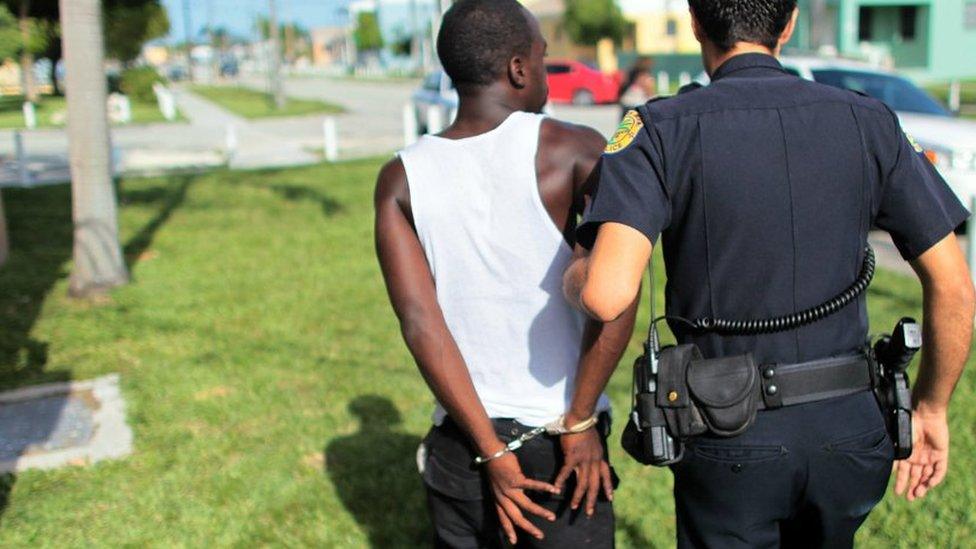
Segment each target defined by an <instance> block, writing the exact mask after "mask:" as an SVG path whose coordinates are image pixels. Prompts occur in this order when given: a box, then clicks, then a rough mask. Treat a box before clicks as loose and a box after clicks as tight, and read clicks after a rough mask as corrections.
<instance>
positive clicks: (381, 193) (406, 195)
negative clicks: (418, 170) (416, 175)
mask: <svg viewBox="0 0 976 549" xmlns="http://www.w3.org/2000/svg"><path fill="white" fill-rule="evenodd" d="M374 198H375V201H376V202H380V201H381V200H384V199H394V200H396V201H397V202H400V203H401V204H403V201H404V200H406V201H407V202H408V203H409V200H410V191H409V188H408V187H407V170H406V169H405V168H404V167H403V161H402V160H400V157H399V156H395V157H393V158H391V159H390V160H389V161H388V162H387V163H386V164H384V165H383V167H382V168H380V173H379V175H378V176H377V177H376V194H375V197H374Z"/></svg>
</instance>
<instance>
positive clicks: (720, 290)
mask: <svg viewBox="0 0 976 549" xmlns="http://www.w3.org/2000/svg"><path fill="white" fill-rule="evenodd" d="M626 123H627V121H626V119H625V125H624V126H622V127H621V129H620V130H618V134H617V135H616V136H615V138H614V139H613V140H611V143H610V144H609V145H608V149H607V152H606V153H605V154H604V155H603V157H602V159H601V160H600V162H599V164H598V165H597V168H596V170H597V173H596V176H597V177H598V181H597V187H596V191H595V194H594V197H593V202H592V204H591V207H590V209H589V211H588V212H587V213H586V215H585V216H584V219H583V223H582V224H581V226H580V228H579V230H578V237H579V240H580V242H581V243H582V244H583V245H584V246H586V247H590V246H592V243H593V241H594V239H595V236H596V232H597V228H598V227H599V225H600V224H601V223H603V222H616V223H622V224H625V225H628V226H630V227H633V228H634V229H637V230H638V231H640V232H641V233H643V234H644V235H645V236H647V238H648V239H650V240H651V242H655V241H656V239H657V237H658V235H661V240H662V247H663V252H664V258H665V265H666V267H667V276H668V284H667V291H666V298H667V311H668V314H669V315H677V316H680V317H684V318H689V319H696V318H702V317H713V318H727V319H731V320H748V319H757V318H767V317H774V316H779V315H784V314H789V313H793V312H797V311H801V310H804V309H806V308H809V307H813V306H816V305H818V304H820V303H822V302H824V301H826V300H828V299H830V298H832V297H834V296H835V295H837V294H839V293H840V292H842V291H844V290H845V289H846V288H847V287H848V286H850V285H851V283H852V282H854V280H855V279H856V278H857V276H858V273H859V271H860V269H861V264H862V260H863V257H864V253H863V250H864V247H865V244H866V242H867V236H868V231H869V230H870V229H871V228H872V227H875V226H877V227H880V228H882V229H884V230H886V231H888V232H889V233H890V234H891V236H892V238H893V240H894V242H895V244H896V245H897V247H898V249H899V251H900V252H901V254H902V256H904V257H905V259H909V260H910V259H914V258H916V257H918V256H919V255H920V254H922V253H923V252H925V251H926V250H928V249H929V248H930V247H931V246H932V245H934V244H936V243H937V242H939V241H940V240H941V239H943V238H944V237H945V236H947V235H948V234H949V233H950V232H951V231H952V230H953V229H955V228H956V227H957V226H958V225H959V224H960V223H962V222H963V221H964V220H965V219H966V217H967V216H968V212H967V211H966V210H965V208H963V206H962V205H961V204H960V203H959V200H958V199H957V198H956V197H955V195H954V194H953V193H952V191H951V190H950V189H949V187H948V186H947V185H946V183H945V181H943V180H942V178H941V177H940V176H939V174H938V173H937V172H936V170H935V169H934V167H933V166H932V165H931V164H930V163H929V162H928V160H927V159H926V158H925V156H924V155H923V154H921V152H920V151H919V150H917V149H918V147H917V146H916V145H913V142H912V141H911V140H910V139H909V138H908V137H907V136H906V135H905V134H904V132H903V131H902V129H901V127H900V125H899V122H898V118H897V117H896V116H895V114H894V113H893V112H892V111H891V110H890V109H888V108H887V107H886V106H885V105H884V104H882V103H881V102H879V101H876V100H874V99H871V98H868V97H865V96H862V95H859V94H856V93H853V92H850V91H846V90H841V89H837V88H832V87H828V86H825V85H821V84H817V83H815V82H809V81H806V80H803V79H800V78H797V77H795V76H792V75H790V74H788V73H786V72H785V71H784V70H783V68H782V66H781V65H780V64H779V62H778V61H776V59H775V58H773V57H771V56H767V55H762V54H745V55H739V56H736V57H733V58H732V59H730V60H728V61H727V62H726V63H725V64H723V65H722V66H721V67H720V68H719V69H718V70H717V71H716V72H715V74H714V75H713V77H712V83H711V84H710V85H709V86H707V87H704V88H701V89H698V90H695V91H691V92H688V93H683V94H680V95H678V96H676V97H673V98H669V99H664V100H659V101H652V102H650V103H648V104H646V105H644V106H643V107H641V108H640V109H639V118H637V117H634V116H631V120H630V121H629V123H630V124H629V126H628V125H626ZM617 149H619V150H617ZM671 328H672V330H673V331H674V332H675V334H676V335H677V336H678V338H679V341H681V342H683V343H696V344H698V345H699V347H701V350H702V352H703V353H704V354H705V355H706V356H726V355H733V354H740V353H743V352H747V351H751V352H753V354H754V356H755V357H756V359H757V360H758V361H760V362H777V363H791V362H799V361H806V360H813V359H817V358H822V357H826V356H833V355H839V354H846V353H849V352H851V351H854V350H857V349H859V348H861V347H862V346H863V345H864V342H865V339H866V337H867V333H868V332H867V331H868V323H867V309H866V304H865V296H864V295H862V296H861V297H860V298H859V299H858V301H857V303H854V304H851V305H849V306H847V307H846V308H844V309H843V310H841V311H840V312H838V313H836V314H834V315H833V316H831V317H829V318H827V319H826V320H823V321H820V322H817V323H815V324H812V325H809V326H805V327H803V328H800V329H797V330H793V331H790V332H784V333H779V334H769V335H762V336H733V337H729V336H717V335H715V334H699V333H691V332H689V331H688V330H687V329H686V328H685V327H684V326H683V325H681V324H679V323H675V322H672V323H671Z"/></svg>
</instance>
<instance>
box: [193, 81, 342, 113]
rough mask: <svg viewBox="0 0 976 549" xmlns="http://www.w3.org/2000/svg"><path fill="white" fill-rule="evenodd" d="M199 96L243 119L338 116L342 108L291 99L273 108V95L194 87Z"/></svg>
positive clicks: (323, 103) (194, 91)
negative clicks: (317, 115) (311, 115)
mask: <svg viewBox="0 0 976 549" xmlns="http://www.w3.org/2000/svg"><path fill="white" fill-rule="evenodd" d="M190 89H191V91H193V93H196V94H198V95H200V96H202V97H204V98H206V99H208V100H210V101H212V102H214V103H216V104H218V105H220V106H221V107H223V108H225V109H227V110H229V111H231V112H232V113H234V114H237V115H239V116H243V117H244V118H266V117H272V116H304V115H309V114H335V113H340V112H342V108H341V107H338V106H336V105H333V104H331V103H326V102H324V101H315V100H311V99H295V98H288V102H287V103H286V104H285V106H284V107H283V108H281V109H277V108H275V106H274V100H273V99H272V97H271V94H268V93H264V92H260V91H256V90H252V89H248V88H242V87H234V86H193V87H191V88H190Z"/></svg>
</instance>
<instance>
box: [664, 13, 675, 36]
mask: <svg viewBox="0 0 976 549" xmlns="http://www.w3.org/2000/svg"><path fill="white" fill-rule="evenodd" d="M665 32H666V33H667V35H668V36H675V35H676V34H678V22H677V21H675V20H674V18H672V17H669V18H668V23H667V29H666V30H665Z"/></svg>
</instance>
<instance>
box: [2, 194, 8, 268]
mask: <svg viewBox="0 0 976 549" xmlns="http://www.w3.org/2000/svg"><path fill="white" fill-rule="evenodd" d="M9 257H10V239H9V238H8V237H7V218H6V215H5V214H4V211H3V193H2V192H0V267H3V264H4V263H6V262H7V258H9Z"/></svg>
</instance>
